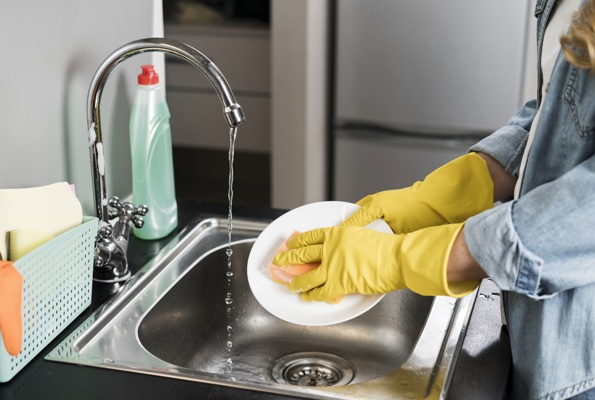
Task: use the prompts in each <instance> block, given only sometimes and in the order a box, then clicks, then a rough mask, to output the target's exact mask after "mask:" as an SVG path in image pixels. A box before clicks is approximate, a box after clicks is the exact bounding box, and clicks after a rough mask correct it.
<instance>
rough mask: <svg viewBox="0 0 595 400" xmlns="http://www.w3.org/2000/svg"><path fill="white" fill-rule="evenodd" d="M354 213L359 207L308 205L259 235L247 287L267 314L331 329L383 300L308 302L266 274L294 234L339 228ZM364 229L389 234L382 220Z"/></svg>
mask: <svg viewBox="0 0 595 400" xmlns="http://www.w3.org/2000/svg"><path fill="white" fill-rule="evenodd" d="M357 209H359V206H358V205H356V204H352V203H346V202H342V201H324V202H319V203H312V204H307V205H304V206H301V207H298V208H296V209H294V210H291V211H289V212H287V213H285V214H283V215H282V216H281V217H279V218H277V219H276V220H275V221H273V222H272V223H271V224H270V225H269V226H267V227H266V228H265V229H264V230H263V231H262V233H261V234H260V236H259V237H258V239H257V240H256V242H255V243H254V246H253V247H252V250H251V251H250V256H249V257H248V283H249V284H250V289H252V293H253V294H254V297H256V300H258V302H259V303H260V304H261V305H262V306H263V307H264V308H265V309H266V310H267V311H268V312H270V313H271V314H273V315H274V316H276V317H278V318H280V319H282V320H285V321H287V322H291V323H294V324H298V325H308V326H322V325H332V324H338V323H340V322H345V321H348V320H350V319H352V318H355V317H357V316H358V315H361V314H363V313H364V312H366V311H368V310H369V309H370V308H372V307H374V305H376V303H378V302H379V301H380V300H381V299H382V297H383V296H384V295H362V294H350V295H347V296H345V298H344V299H343V301H341V302H340V303H339V304H330V303H326V302H308V301H305V300H302V299H301V298H300V296H299V295H298V294H295V293H291V292H290V291H289V290H287V287H286V286H285V285H283V284H280V283H276V282H274V281H273V280H272V279H271V278H270V277H269V274H268V265H269V263H270V262H271V260H272V259H273V257H274V256H275V254H276V253H277V251H278V250H279V248H280V247H281V245H282V244H283V243H284V242H285V241H286V240H287V238H288V237H289V236H290V235H291V234H292V233H293V232H294V231H296V230H297V231H300V232H305V231H308V230H311V229H315V228H322V227H328V226H334V225H338V224H340V223H341V222H343V221H344V220H345V219H347V217H349V216H350V215H351V214H353V213H354V212H355V211H356V210H357ZM366 227H367V228H370V229H374V230H377V231H380V232H387V233H392V230H391V229H390V227H389V226H388V225H387V224H386V222H384V221H382V220H376V221H374V222H372V223H370V224H368V225H367V226H366Z"/></svg>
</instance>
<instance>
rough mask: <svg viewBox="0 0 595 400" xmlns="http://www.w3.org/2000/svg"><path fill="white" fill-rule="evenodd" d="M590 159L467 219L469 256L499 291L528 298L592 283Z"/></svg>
mask: <svg viewBox="0 0 595 400" xmlns="http://www.w3.org/2000/svg"><path fill="white" fill-rule="evenodd" d="M594 210H595V156H592V157H591V158H589V159H587V160H585V161H583V162H582V163H581V164H579V165H577V166H576V167H574V168H573V169H571V170H570V171H568V172H567V173H566V174H564V175H562V176H561V177H559V178H558V179H556V180H554V181H551V182H549V183H546V184H543V185H541V186H538V187H536V188H535V189H533V190H532V191H530V192H528V193H527V194H525V195H524V196H522V197H521V198H520V199H518V200H515V201H511V202H508V203H505V204H502V205H500V206H497V207H495V208H493V209H491V210H488V211H486V212H483V213H481V214H479V215H476V216H475V217H472V218H470V219H469V220H468V221H467V223H466V225H465V239H466V241H467V245H468V247H469V251H470V252H471V255H472V256H473V257H474V258H475V260H476V261H477V262H478V263H479V264H480V265H481V267H482V269H483V270H484V271H485V272H486V273H487V274H488V275H489V276H490V277H491V278H492V280H493V281H494V282H495V283H496V284H497V285H498V286H499V287H500V288H501V289H503V290H509V291H513V292H517V293H520V294H524V295H527V296H529V297H532V298H536V299H539V298H547V297H551V296H552V295H554V294H555V293H557V292H560V291H563V290H566V289H571V288H576V287H579V286H582V285H587V284H591V283H595V239H594V236H593V229H594V228H593V227H595V212H594Z"/></svg>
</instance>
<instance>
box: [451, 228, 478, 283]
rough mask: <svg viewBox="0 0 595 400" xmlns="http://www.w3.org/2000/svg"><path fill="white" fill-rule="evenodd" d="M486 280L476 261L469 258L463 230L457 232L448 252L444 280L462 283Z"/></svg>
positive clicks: (471, 257)
mask: <svg viewBox="0 0 595 400" xmlns="http://www.w3.org/2000/svg"><path fill="white" fill-rule="evenodd" d="M483 278H487V275H486V273H485V272H484V271H483V269H481V267H480V266H479V264H478V263H477V261H475V259H474V258H473V256H471V253H470V252H469V248H468V247H467V243H466V241H465V232H464V230H463V229H461V231H460V232H459V234H458V236H457V237H456V239H455V242H454V244H453V246H452V248H451V250H450V255H449V257H448V265H447V269H446V279H447V281H448V282H463V281H471V280H477V279H483Z"/></svg>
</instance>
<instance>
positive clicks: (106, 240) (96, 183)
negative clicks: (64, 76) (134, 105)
mask: <svg viewBox="0 0 595 400" xmlns="http://www.w3.org/2000/svg"><path fill="white" fill-rule="evenodd" d="M148 52H163V53H166V54H171V55H174V56H177V57H180V58H182V59H183V60H186V61H187V62H189V63H190V64H192V65H194V66H195V67H196V68H198V70H200V71H201V72H202V73H203V74H204V75H205V76H206V77H207V79H208V80H209V82H211V85H212V86H213V88H214V89H215V92H216V93H217V96H218V97H219V100H220V101H221V104H222V106H223V115H224V117H225V120H226V121H227V124H228V125H229V127H230V128H235V127H237V126H238V125H240V124H241V123H242V122H244V120H245V118H244V113H243V111H242V108H241V107H240V105H239V104H238V103H237V102H236V99H235V97H234V95H233V93H232V91H231V88H230V87H229V84H228V83H227V80H226V79H225V77H224V76H223V74H222V73H221V71H219V68H217V66H216V65H215V64H214V63H213V62H212V61H211V60H209V59H208V58H207V57H206V56H205V55H204V54H202V53H201V52H200V51H198V50H196V49H195V48H193V47H191V46H188V45H187V44H184V43H181V42H178V41H176V40H171V39H165V38H149V39H141V40H136V41H133V42H130V43H128V44H125V45H124V46H122V47H120V48H119V49H117V50H115V51H114V52H113V53H112V54H110V55H109V56H108V57H107V58H106V59H105V61H103V63H102V64H101V65H100V66H99V68H98V69H97V72H95V75H94V76H93V79H92V80H91V86H90V88H89V93H88V95H87V128H88V135H89V153H90V156H91V173H92V179H93V200H94V205H95V214H96V216H97V217H98V218H99V233H98V236H97V239H96V242H95V268H94V272H93V279H94V280H96V281H101V282H119V281H125V280H127V279H128V278H129V277H130V271H129V269H128V262H127V260H126V249H127V247H128V245H127V244H128V236H129V234H130V224H133V223H134V224H140V225H142V221H141V222H139V219H140V217H139V216H138V215H144V214H142V211H145V213H146V208H143V206H139V207H138V208H135V207H134V206H133V205H132V204H130V203H128V204H127V203H124V206H123V208H121V209H118V210H119V211H122V210H124V209H126V210H128V211H130V210H129V208H130V207H132V208H131V210H135V212H136V214H134V217H132V216H131V217H126V218H122V213H121V212H120V213H117V212H116V213H114V212H112V214H111V216H115V215H116V214H118V215H119V221H118V222H117V223H116V226H114V229H112V228H111V227H107V225H109V218H110V213H108V205H109V202H108V200H107V195H106V190H105V157H104V148H103V135H102V132H101V123H100V118H99V104H100V103H101V95H102V93H103V88H104V86H105V84H106V82H107V80H108V78H109V76H110V74H111V73H112V71H113V70H114V69H115V68H116V67H117V66H118V65H119V64H120V63H121V62H122V61H124V60H126V59H127V58H129V57H132V56H134V55H137V54H141V53H148ZM114 204H115V203H114ZM131 212H132V211H131ZM126 213H127V211H125V214H126ZM126 215H127V214H126ZM118 224H120V225H118ZM122 224H124V225H125V226H123V225H122ZM104 228H105V229H104ZM114 231H117V232H118V237H117V238H115V237H114Z"/></svg>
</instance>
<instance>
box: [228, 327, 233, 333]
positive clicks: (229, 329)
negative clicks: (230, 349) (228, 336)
mask: <svg viewBox="0 0 595 400" xmlns="http://www.w3.org/2000/svg"><path fill="white" fill-rule="evenodd" d="M232 330H233V327H232V326H229V325H228V326H227V332H230V333H231V331H232Z"/></svg>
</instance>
